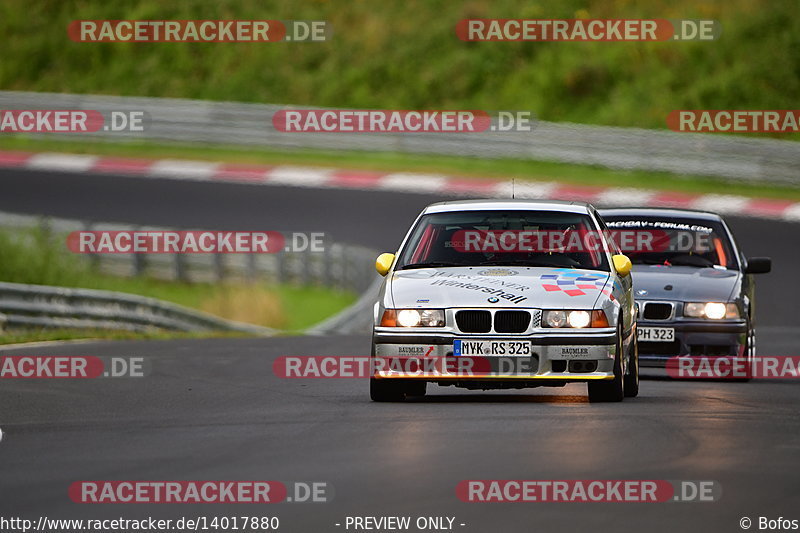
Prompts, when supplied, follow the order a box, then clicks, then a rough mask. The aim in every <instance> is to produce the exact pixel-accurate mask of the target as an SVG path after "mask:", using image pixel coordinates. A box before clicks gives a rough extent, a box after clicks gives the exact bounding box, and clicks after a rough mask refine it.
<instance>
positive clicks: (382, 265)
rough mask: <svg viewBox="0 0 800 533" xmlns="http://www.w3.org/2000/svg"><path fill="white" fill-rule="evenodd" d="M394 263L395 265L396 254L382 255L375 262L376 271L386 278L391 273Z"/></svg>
mask: <svg viewBox="0 0 800 533" xmlns="http://www.w3.org/2000/svg"><path fill="white" fill-rule="evenodd" d="M392 263H394V254H381V255H379V256H378V258H377V259H376V260H375V270H377V271H378V274H380V275H381V276H385V275H386V274H388V273H389V269H390V268H392Z"/></svg>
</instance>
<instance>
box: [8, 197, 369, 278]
mask: <svg viewBox="0 0 800 533" xmlns="http://www.w3.org/2000/svg"><path fill="white" fill-rule="evenodd" d="M37 227H38V228H42V230H43V231H45V232H46V233H47V234H49V235H51V238H52V239H56V240H61V242H65V240H66V235H67V234H69V233H70V232H73V231H90V230H91V231H101V230H107V231H173V230H175V228H163V227H156V226H133V225H124V224H115V223H110V222H94V221H84V220H73V219H63V218H46V217H37V216H32V215H18V214H14V213H7V212H0V228H6V229H11V230H15V229H22V228H27V229H32V228H37ZM192 229H207V228H192ZM65 247H66V245H65ZM76 256H78V257H80V258H83V259H84V260H86V261H89V262H91V263H92V264H93V265H94V266H95V267H96V268H97V269H98V271H99V272H102V273H106V274H111V275H116V276H143V275H146V276H150V277H153V278H156V279H163V280H168V281H183V282H188V283H192V282H224V281H256V280H263V281H269V282H274V283H296V284H302V285H321V286H326V287H331V288H339V289H343V290H349V291H353V292H356V293H358V294H361V293H362V292H364V291H365V290H366V289H367V288H368V287H369V286H370V284H371V283H372V282H373V280H374V279H375V278H377V277H378V275H377V274H376V273H375V270H374V269H373V267H372V265H373V264H374V262H375V257H376V256H377V253H376V252H374V251H373V250H370V249H368V248H365V247H363V246H356V245H350V244H341V243H335V242H332V241H331V239H329V238H328V237H327V236H326V238H325V240H324V251H321V252H318V251H312V250H311V248H306V249H305V250H303V251H299V252H291V253H285V252H278V253H270V254H235V253H225V254H219V253H218V254H212V253H197V254H193V253H187V254H171V253H164V254H102V253H98V254H76Z"/></svg>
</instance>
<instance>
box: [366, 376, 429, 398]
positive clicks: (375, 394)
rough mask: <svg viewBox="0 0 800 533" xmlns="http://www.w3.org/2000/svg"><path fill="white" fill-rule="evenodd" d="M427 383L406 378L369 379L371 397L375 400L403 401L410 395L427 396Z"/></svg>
mask: <svg viewBox="0 0 800 533" xmlns="http://www.w3.org/2000/svg"><path fill="white" fill-rule="evenodd" d="M426 389H427V383H426V382H424V381H414V380H405V379H396V378H394V379H376V378H370V379H369V397H370V399H371V400H372V401H373V402H402V401H403V400H405V399H406V398H407V397H409V396H425V392H426Z"/></svg>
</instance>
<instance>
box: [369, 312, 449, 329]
mask: <svg viewBox="0 0 800 533" xmlns="http://www.w3.org/2000/svg"><path fill="white" fill-rule="evenodd" d="M381 326H387V327H390V328H396V327H400V328H438V327H442V326H444V310H443V309H386V310H385V311H384V312H383V317H382V318H381Z"/></svg>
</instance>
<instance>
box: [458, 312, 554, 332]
mask: <svg viewBox="0 0 800 533" xmlns="http://www.w3.org/2000/svg"><path fill="white" fill-rule="evenodd" d="M541 323H542V312H541V310H539V309H533V310H531V311H522V310H504V309H501V310H497V311H495V312H494V314H492V311H488V310H484V309H464V310H461V311H456V325H457V326H458V329H459V330H460V331H461V332H463V333H489V332H491V331H494V332H495V333H525V332H526V331H528V329H529V328H530V327H534V328H538V327H540V326H541ZM493 325H494V329H492V326H493Z"/></svg>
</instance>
